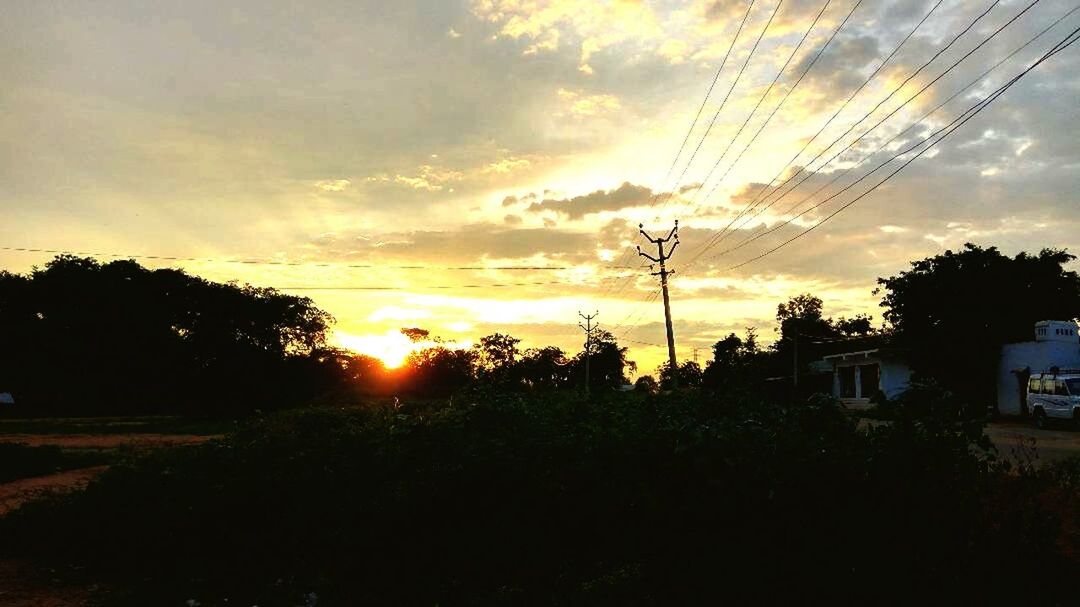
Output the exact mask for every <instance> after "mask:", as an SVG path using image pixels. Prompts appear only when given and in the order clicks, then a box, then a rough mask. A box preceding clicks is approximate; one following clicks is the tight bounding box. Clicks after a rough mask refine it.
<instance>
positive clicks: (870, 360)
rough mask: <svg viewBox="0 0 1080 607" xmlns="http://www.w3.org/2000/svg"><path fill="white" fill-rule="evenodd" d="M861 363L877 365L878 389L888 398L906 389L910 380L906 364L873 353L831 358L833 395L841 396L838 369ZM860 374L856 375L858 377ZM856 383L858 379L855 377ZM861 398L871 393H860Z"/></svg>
mask: <svg viewBox="0 0 1080 607" xmlns="http://www.w3.org/2000/svg"><path fill="white" fill-rule="evenodd" d="M863 365H877V367H878V389H879V390H881V391H882V392H884V393H885V396H886V397H888V398H896V397H897V396H898V395H899V394H900V393H901V392H903V391H904V390H906V389H907V387H908V382H909V381H911V369H910V368H909V367H908V366H907V364H905V363H903V362H901V361H898V360H894V359H892V358H891V357H890V358H881V357H878V356H875V355H869V356H852V357H850V358H846V359H833V378H834V379H833V396H835V397H837V398H841V397H842V394H841V390H840V377H839V370H840V368H841V367H856V368H857V367H859V366H863ZM860 375H861V373H860V374H859V375H856V378H858V377H859V376H860ZM856 383H858V379H856ZM859 396H860V397H861V398H870V397H871V396H873V395H872V394H860V395H859Z"/></svg>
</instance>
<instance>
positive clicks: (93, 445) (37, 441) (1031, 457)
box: [0, 418, 1080, 607]
mask: <svg viewBox="0 0 1080 607" xmlns="http://www.w3.org/2000/svg"><path fill="white" fill-rule="evenodd" d="M864 423H881V422H870V421H869V420H866V421H865V422H864ZM224 429H225V427H224V426H222V425H221V424H216V425H207V424H203V425H198V424H196V425H192V424H190V423H189V422H183V421H181V420H177V419H175V418H127V419H121V418H116V419H111V420H101V419H94V420H84V419H66V420H0V444H2V443H21V444H26V445H31V446H47V445H56V446H59V447H61V448H62V449H63V450H65V451H73V452H78V451H80V450H95V451H106V452H108V451H115V450H118V449H125V450H131V449H134V450H136V451H142V450H150V449H160V448H169V447H176V446H183V445H192V444H198V443H201V442H204V441H207V440H210V439H212V438H214V437H215V436H219V435H220V434H219V432H221V431H223V430H224ZM986 432H987V435H989V437H990V438H991V440H993V442H994V444H995V445H996V446H997V448H998V449H999V451H1000V452H1001V453H1002V454H1003V455H1004V456H1006V457H1009V458H1012V459H1014V460H1015V461H1024V462H1032V463H1035V464H1042V463H1049V462H1053V461H1058V460H1062V459H1066V458H1069V457H1076V456H1080V432H1078V431H1073V430H1071V429H1068V428H1064V427H1063V428H1051V429H1036V428H1034V427H1032V426H1031V425H1030V424H1029V423H1025V422H1022V421H1003V422H995V423H992V424H990V425H989V426H988V427H987V430H986ZM107 469H108V466H107V465H101V466H92V467H81V468H75V469H69V470H63V471H59V472H56V473H53V474H47V475H41V476H34V477H31V478H21V479H18V480H14V481H12V482H8V483H0V516H4V514H5V513H7V512H9V511H11V510H13V509H15V508H18V507H19V506H20V505H22V504H23V503H25V502H27V501H29V500H32V499H34V498H35V497H37V496H39V495H42V494H44V493H48V492H56V491H77V490H79V489H82V488H83V487H85V486H86V484H87V483H88V482H90V481H91V480H92V479H93V478H94V477H96V476H97V475H99V474H101V473H102V472H103V471H105V470H107ZM72 577H73V576H71V575H64V574H63V573H58V572H41V571H31V570H30V569H29V568H28V567H27V566H26V564H25V563H21V562H17V561H10V560H7V561H5V560H0V605H4V606H5V607H7V606H10V607H60V606H64V607H82V606H88V605H91V604H92V603H91V602H90V601H91V598H90V597H92V596H100V595H101V592H102V589H100V588H96V587H93V586H88V585H86V584H78V583H72V582H67V581H65V580H69V579H71V578H72ZM74 577H75V578H77V577H78V576H77V575H75V576H74Z"/></svg>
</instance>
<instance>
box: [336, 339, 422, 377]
mask: <svg viewBox="0 0 1080 607" xmlns="http://www.w3.org/2000/svg"><path fill="white" fill-rule="evenodd" d="M334 336H335V338H336V339H337V342H338V344H339V345H341V347H343V348H345V349H346V350H351V351H353V352H357V353H359V354H367V355H368V356H374V357H375V358H378V359H379V360H381V361H382V363H383V365H385V366H386V368H387V369H396V368H398V367H400V366H401V365H403V364H405V359H407V358H408V357H409V355H410V354H412V353H413V352H416V351H417V350H420V349H422V348H423V347H424V344H422V343H417V342H414V341H411V340H409V338H408V337H405V336H404V335H402V334H401V333H400V332H399V331H387V332H386V333H384V334H382V335H350V334H348V333H341V332H340V331H338V332H335V334H334Z"/></svg>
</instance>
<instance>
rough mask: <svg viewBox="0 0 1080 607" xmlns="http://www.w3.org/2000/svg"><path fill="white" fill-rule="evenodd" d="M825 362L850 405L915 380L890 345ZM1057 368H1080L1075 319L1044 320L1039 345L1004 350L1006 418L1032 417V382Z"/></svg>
mask: <svg viewBox="0 0 1080 607" xmlns="http://www.w3.org/2000/svg"><path fill="white" fill-rule="evenodd" d="M822 362H823V363H828V365H829V366H830V367H831V368H832V395H833V396H834V397H836V398H838V399H840V402H842V403H844V404H845V405H847V406H851V407H860V406H863V407H865V406H869V405H870V398H871V397H873V396H874V395H875V394H877V393H879V392H880V393H882V394H884V395H885V396H886V397H888V398H895V397H896V396H897V395H899V394H900V393H901V392H903V391H904V390H906V389H907V386H908V382H909V381H910V380H911V368H910V367H909V366H908V364H907V361H906V359H905V357H904V356H903V354H902V353H901V352H899V351H897V350H894V349H891V348H889V347H887V346H885V345H882V346H880V347H877V348H861V349H858V350H853V351H850V352H841V353H836V354H830V355H828V356H824V357H822ZM1055 369H1080V328H1078V327H1077V324H1076V323H1075V322H1073V321H1071V320H1043V321H1039V322H1037V323H1035V339H1034V341H1026V342H1021V343H1013V344H1005V345H1004V346H1002V347H1001V353H1000V358H999V362H998V370H997V375H996V377H995V379H994V381H995V382H996V388H997V402H996V403H992V404H994V405H996V406H997V411H998V413H1000V414H1002V415H1027V385H1028V378H1029V377H1030V376H1031V374H1032V373H1041V372H1049V371H1053V370H1055ZM987 404H988V405H990V404H991V403H987Z"/></svg>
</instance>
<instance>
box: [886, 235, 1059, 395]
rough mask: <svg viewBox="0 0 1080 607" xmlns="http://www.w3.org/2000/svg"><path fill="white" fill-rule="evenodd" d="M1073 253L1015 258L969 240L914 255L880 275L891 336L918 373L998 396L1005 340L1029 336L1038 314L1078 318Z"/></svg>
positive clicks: (959, 390) (965, 391) (957, 388)
mask: <svg viewBox="0 0 1080 607" xmlns="http://www.w3.org/2000/svg"><path fill="white" fill-rule="evenodd" d="M1074 259H1075V257H1074V256H1073V255H1070V254H1068V253H1066V252H1065V251H1057V250H1053V249H1044V250H1043V251H1041V252H1040V253H1039V254H1038V255H1030V254H1028V253H1019V254H1017V255H1016V256H1015V257H1009V256H1007V255H1004V254H1002V253H1001V252H1000V251H998V250H997V249H996V248H994V247H990V248H987V249H984V248H981V247H978V246H975V245H972V244H968V245H966V246H965V247H964V250H962V251H957V252H952V251H946V252H944V253H942V254H941V255H937V256H934V257H930V258H927V259H922V260H919V261H915V262H912V264H911V269H910V270H908V271H906V272H901V273H900V274H898V275H896V276H892V277H890V278H882V279H879V280H878V282H879V283H880V285H881V291H882V300H881V306H882V307H883V308H885V314H884V316H885V320H887V321H888V322H889V323H890V324H891V325H892V327H893V333H894V335H893V343H894V344H895V345H896V346H897V347H900V348H903V349H904V350H905V351H907V352H908V353H909V358H910V360H911V361H912V364H913V366H914V371H915V372H917V373H918V374H920V375H922V376H924V377H927V378H932V379H934V380H935V381H937V382H938V383H940V384H941V385H942V386H945V387H946V388H948V389H949V390H951V391H952V392H954V393H955V394H956V395H957V398H960V399H962V400H964V401H966V402H968V403H973V404H981V405H982V406H985V405H986V403H993V402H996V399H995V398H994V392H993V390H994V389H995V385H996V384H995V382H994V381H993V377H994V374H995V373H996V369H997V363H998V355H999V352H1000V350H1001V346H1002V344H1006V343H1011V342H1021V341H1031V340H1032V339H1033V331H1034V329H1033V327H1034V325H1035V323H1036V322H1037V321H1040V320H1051V319H1053V320H1070V319H1075V318H1080V275H1078V274H1077V273H1076V272H1074V271H1069V270H1066V269H1065V265H1066V264H1067V263H1069V262H1071V261H1072V260H1074Z"/></svg>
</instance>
